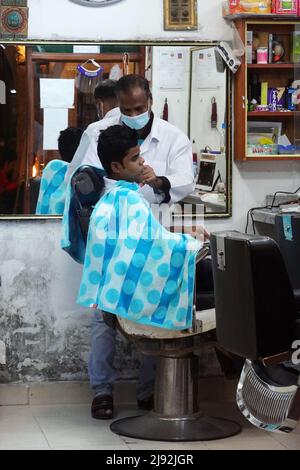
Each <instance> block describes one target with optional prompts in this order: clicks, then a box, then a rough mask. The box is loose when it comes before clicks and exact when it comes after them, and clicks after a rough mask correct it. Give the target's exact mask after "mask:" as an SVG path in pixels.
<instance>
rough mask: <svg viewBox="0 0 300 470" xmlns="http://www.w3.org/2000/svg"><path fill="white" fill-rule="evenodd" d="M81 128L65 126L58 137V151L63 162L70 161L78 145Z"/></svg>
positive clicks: (81, 132)
mask: <svg viewBox="0 0 300 470" xmlns="http://www.w3.org/2000/svg"><path fill="white" fill-rule="evenodd" d="M82 134H83V130H82V129H79V128H78V127H67V129H64V130H63V131H61V132H60V134H59V137H58V151H59V153H60V155H61V157H62V159H63V160H64V161H65V162H68V163H70V161H71V160H72V158H73V157H74V154H75V152H76V150H77V147H78V145H79V142H80V139H81V136H82Z"/></svg>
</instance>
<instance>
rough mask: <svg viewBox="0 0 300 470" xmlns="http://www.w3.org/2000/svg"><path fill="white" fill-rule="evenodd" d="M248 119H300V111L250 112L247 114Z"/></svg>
mask: <svg viewBox="0 0 300 470" xmlns="http://www.w3.org/2000/svg"><path fill="white" fill-rule="evenodd" d="M247 114H248V117H264V118H265V117H270V118H272V117H282V118H291V117H297V116H299V117H300V111H286V112H280V111H250V112H248V113H247Z"/></svg>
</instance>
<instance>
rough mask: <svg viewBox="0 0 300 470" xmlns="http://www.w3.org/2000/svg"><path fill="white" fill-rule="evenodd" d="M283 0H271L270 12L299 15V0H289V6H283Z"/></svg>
mask: <svg viewBox="0 0 300 470" xmlns="http://www.w3.org/2000/svg"><path fill="white" fill-rule="evenodd" d="M284 3H286V2H285V1H284V0H272V12H273V13H275V15H297V14H298V15H299V3H300V2H299V0H291V1H290V3H291V8H284Z"/></svg>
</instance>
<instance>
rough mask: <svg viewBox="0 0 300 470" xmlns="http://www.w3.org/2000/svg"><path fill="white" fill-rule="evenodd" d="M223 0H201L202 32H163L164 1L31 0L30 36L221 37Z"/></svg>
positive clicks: (118, 38) (222, 34)
mask: <svg viewBox="0 0 300 470" xmlns="http://www.w3.org/2000/svg"><path fill="white" fill-rule="evenodd" d="M220 4H221V1H220V0H207V1H204V0H198V20H199V26H198V31H191V32H182V31H180V32H174V31H163V0H122V1H121V2H120V3H116V4H115V5H114V4H113V5H110V6H107V7H103V8H88V7H83V6H81V5H77V4H75V3H72V2H70V1H69V0H29V1H28V6H29V30H28V34H29V38H31V39H51V40H61V39H77V40H85V39H88V40H91V41H100V40H130V41H133V40H141V39H143V40H146V39H152V40H159V39H163V40H165V39H174V38H177V39H180V38H182V39H194V40H196V39H198V40H199V39H210V40H215V39H221V38H223V36H224V35H225V34H226V32H227V34H229V33H228V31H229V28H226V27H225V25H224V22H223V20H222V15H221V8H220Z"/></svg>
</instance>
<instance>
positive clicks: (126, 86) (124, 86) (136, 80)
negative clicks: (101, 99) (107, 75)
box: [116, 74, 152, 98]
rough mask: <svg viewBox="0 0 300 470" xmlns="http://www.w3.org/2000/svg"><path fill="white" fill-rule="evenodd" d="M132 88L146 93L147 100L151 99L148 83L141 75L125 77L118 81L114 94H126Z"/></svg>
mask: <svg viewBox="0 0 300 470" xmlns="http://www.w3.org/2000/svg"><path fill="white" fill-rule="evenodd" d="M133 88H141V89H142V90H144V92H145V93H146V96H147V98H152V94H151V91H150V87H149V82H148V80H147V79H146V78H145V77H142V76H141V75H134V74H132V75H125V76H124V77H121V78H120V80H118V82H117V84H116V94H117V95H118V94H119V93H120V92H123V93H128V92H129V91H131V90H132V89H133Z"/></svg>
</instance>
